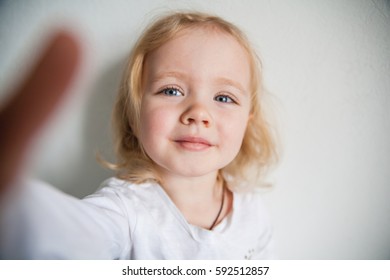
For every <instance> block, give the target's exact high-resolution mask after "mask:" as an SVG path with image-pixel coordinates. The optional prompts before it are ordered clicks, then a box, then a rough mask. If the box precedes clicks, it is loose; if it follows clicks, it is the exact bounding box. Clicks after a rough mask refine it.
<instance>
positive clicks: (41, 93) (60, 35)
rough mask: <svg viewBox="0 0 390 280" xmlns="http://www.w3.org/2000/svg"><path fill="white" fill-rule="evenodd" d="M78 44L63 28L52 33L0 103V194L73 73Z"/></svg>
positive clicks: (60, 96)
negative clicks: (43, 47)
mask: <svg viewBox="0 0 390 280" xmlns="http://www.w3.org/2000/svg"><path fill="white" fill-rule="evenodd" d="M79 61H80V46H79V43H78V42H77V40H76V39H75V38H74V37H73V36H72V35H71V34H70V33H68V32H66V31H59V32H57V33H56V34H54V36H53V38H52V39H51V41H50V43H49V44H48V46H47V48H46V50H45V51H44V52H43V54H42V56H41V57H40V58H39V59H38V61H37V63H36V65H35V66H34V67H33V68H32V70H31V72H30V73H29V74H28V75H27V77H26V79H25V80H24V81H23V82H22V83H21V84H20V85H19V87H17V88H16V90H15V92H14V93H13V94H11V97H10V99H8V100H7V102H5V103H4V104H2V105H1V107H0V159H1V160H0V167H1V168H0V196H2V195H4V193H5V192H6V188H7V186H10V185H11V183H12V181H13V180H14V179H15V178H16V177H17V175H18V172H19V170H20V168H21V166H22V164H23V161H24V158H25V155H26V152H27V149H28V147H29V144H30V142H31V140H32V139H33V137H34V135H35V134H36V133H37V132H38V131H39V129H40V128H41V127H42V126H43V125H44V124H45V122H46V121H47V120H48V119H49V118H50V115H51V114H52V113H53V111H54V110H55V109H56V108H57V106H58V105H59V103H60V100H61V99H62V98H63V97H64V96H65V95H66V93H67V90H66V89H67V87H68V85H69V84H70V82H71V80H72V78H73V77H74V75H75V73H76V70H77V68H78V65H79Z"/></svg>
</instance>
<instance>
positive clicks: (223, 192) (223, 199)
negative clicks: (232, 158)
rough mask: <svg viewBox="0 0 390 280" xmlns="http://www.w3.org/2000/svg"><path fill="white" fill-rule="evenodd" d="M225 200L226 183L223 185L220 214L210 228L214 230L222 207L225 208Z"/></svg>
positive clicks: (219, 212)
mask: <svg viewBox="0 0 390 280" xmlns="http://www.w3.org/2000/svg"><path fill="white" fill-rule="evenodd" d="M224 201H225V184H223V185H222V200H221V207H220V208H219V211H218V215H217V217H216V218H215V220H214V222H213V224H212V225H211V227H210V228H209V230H212V229H213V228H214V226H215V224H216V223H217V222H218V219H219V216H220V215H221V212H222V209H223V205H224Z"/></svg>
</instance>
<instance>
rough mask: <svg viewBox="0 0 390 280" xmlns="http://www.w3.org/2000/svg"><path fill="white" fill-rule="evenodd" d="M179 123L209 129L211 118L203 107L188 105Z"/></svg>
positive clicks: (200, 105)
mask: <svg viewBox="0 0 390 280" xmlns="http://www.w3.org/2000/svg"><path fill="white" fill-rule="evenodd" d="M180 121H181V122H182V123H183V124H185V125H191V124H195V125H203V126H205V127H210V126H211V125H212V117H211V115H210V112H209V111H208V110H207V107H206V106H205V105H202V104H200V103H196V104H192V105H190V106H189V107H188V108H187V109H186V110H185V111H184V113H183V114H182V115H181V117H180Z"/></svg>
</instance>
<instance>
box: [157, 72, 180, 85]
mask: <svg viewBox="0 0 390 280" xmlns="http://www.w3.org/2000/svg"><path fill="white" fill-rule="evenodd" d="M164 78H177V79H180V80H183V79H186V75H185V74H184V73H181V72H176V71H170V72H163V73H162V74H157V75H156V76H155V77H153V79H152V81H151V82H152V83H154V82H158V81H160V80H162V79H164Z"/></svg>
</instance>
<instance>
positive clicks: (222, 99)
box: [214, 95, 236, 103]
mask: <svg viewBox="0 0 390 280" xmlns="http://www.w3.org/2000/svg"><path fill="white" fill-rule="evenodd" d="M214 100H215V101H218V102H222V103H236V102H235V101H234V100H233V99H232V98H231V97H229V96H227V95H218V96H216V97H215V98H214Z"/></svg>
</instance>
